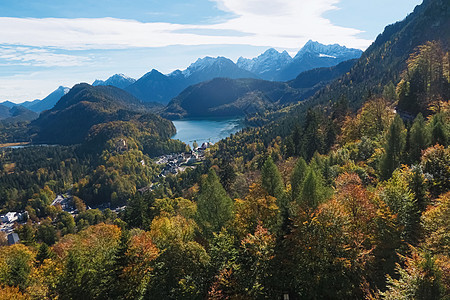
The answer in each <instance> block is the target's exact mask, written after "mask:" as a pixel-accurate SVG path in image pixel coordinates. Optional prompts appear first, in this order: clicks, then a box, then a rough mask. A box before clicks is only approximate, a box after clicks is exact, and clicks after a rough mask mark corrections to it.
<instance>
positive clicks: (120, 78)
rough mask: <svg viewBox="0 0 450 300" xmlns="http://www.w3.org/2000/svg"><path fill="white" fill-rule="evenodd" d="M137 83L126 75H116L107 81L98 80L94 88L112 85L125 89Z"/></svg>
mask: <svg viewBox="0 0 450 300" xmlns="http://www.w3.org/2000/svg"><path fill="white" fill-rule="evenodd" d="M135 82H136V79H133V78H131V77H128V76H126V75H124V74H114V75H113V76H111V77H109V78H108V79H106V80H105V81H103V80H98V79H97V80H95V81H94V83H92V85H93V86H98V85H112V86H115V87H118V88H121V89H124V88H126V87H128V86H130V85H132V84H133V83H135Z"/></svg>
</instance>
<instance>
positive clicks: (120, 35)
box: [0, 0, 370, 58]
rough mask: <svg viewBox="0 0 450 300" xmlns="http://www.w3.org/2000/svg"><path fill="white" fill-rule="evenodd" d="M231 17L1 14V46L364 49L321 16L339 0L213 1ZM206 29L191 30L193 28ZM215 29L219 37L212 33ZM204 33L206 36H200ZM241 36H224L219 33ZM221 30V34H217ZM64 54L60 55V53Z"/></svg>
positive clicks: (352, 33)
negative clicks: (185, 19) (181, 19)
mask: <svg viewBox="0 0 450 300" xmlns="http://www.w3.org/2000/svg"><path fill="white" fill-rule="evenodd" d="M211 1H214V2H216V3H217V4H218V7H219V8H220V9H222V10H225V11H228V12H231V13H232V14H233V15H234V16H235V17H234V18H232V19H228V20H225V21H223V22H220V23H217V24H213V25H189V24H188V25H185V24H172V23H163V22H159V23H142V22H138V21H133V20H123V19H114V18H97V19H84V18H80V19H58V18H44V19H34V18H25V19H24V18H7V17H1V18H0V41H1V43H2V44H4V45H5V44H9V45H24V46H33V47H55V48H59V49H66V50H81V49H124V48H132V47H165V46H170V45H214V44H241V45H251V46H264V47H265V46H267V47H269V46H270V47H277V48H285V49H294V48H299V47H301V46H302V45H303V44H304V43H305V42H306V41H307V40H308V39H314V40H318V41H320V42H323V43H340V44H345V45H346V46H349V47H356V48H365V47H367V46H368V45H369V44H370V41H368V40H365V39H360V38H358V37H357V34H358V33H360V31H359V30H357V29H352V28H344V27H340V26H335V25H333V24H331V22H330V21H329V20H327V19H325V18H324V17H322V16H323V14H324V13H325V12H327V11H330V10H333V9H336V7H335V5H336V4H337V3H338V2H339V0H211ZM199 29H200V30H204V31H203V34H195V30H199ZM214 30H217V33H218V34H217V35H215V34H214ZM205 31H207V32H208V33H209V34H204V32H205ZM226 31H229V32H236V31H237V32H242V33H244V34H243V35H236V34H230V35H224V34H223V32H226ZM219 33H220V34H219ZM61 58H62V57H61Z"/></svg>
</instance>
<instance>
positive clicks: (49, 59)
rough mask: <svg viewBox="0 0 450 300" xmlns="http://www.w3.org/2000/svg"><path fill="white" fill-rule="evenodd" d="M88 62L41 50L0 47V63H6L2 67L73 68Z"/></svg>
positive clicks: (80, 57) (86, 59)
mask: <svg viewBox="0 0 450 300" xmlns="http://www.w3.org/2000/svg"><path fill="white" fill-rule="evenodd" d="M89 60H90V59H89V58H88V57H82V56H76V55H69V54H59V53H55V52H54V51H52V50H48V49H42V48H29V47H11V46H0V61H5V62H6V63H4V64H3V65H21V66H31V65H32V66H37V67H73V66H81V65H83V64H86V63H87V62H88V61H89Z"/></svg>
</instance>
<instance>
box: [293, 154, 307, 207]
mask: <svg viewBox="0 0 450 300" xmlns="http://www.w3.org/2000/svg"><path fill="white" fill-rule="evenodd" d="M307 171H308V165H307V164H306V161H305V160H304V159H303V158H302V157H300V158H299V159H298V160H297V163H296V164H295V167H294V170H293V171H292V176H291V190H292V200H296V199H297V198H298V197H299V196H300V191H301V189H302V183H303V180H304V179H305V177H306V173H307Z"/></svg>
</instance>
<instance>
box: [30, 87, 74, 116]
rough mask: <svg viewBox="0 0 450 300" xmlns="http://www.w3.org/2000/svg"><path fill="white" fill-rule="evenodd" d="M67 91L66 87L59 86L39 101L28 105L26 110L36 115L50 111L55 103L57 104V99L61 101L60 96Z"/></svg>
mask: <svg viewBox="0 0 450 300" xmlns="http://www.w3.org/2000/svg"><path fill="white" fill-rule="evenodd" d="M69 90H70V89H69V88H68V87H65V86H60V87H59V88H57V89H56V90H55V91H53V92H52V93H51V94H50V95H48V96H47V97H45V98H44V99H42V100H41V101H38V102H36V103H33V104H31V105H29V106H28V109H30V110H32V111H34V112H37V113H40V112H42V111H44V110H48V109H51V108H53V107H54V106H55V104H56V103H58V101H59V99H61V97H62V96H64V95H65V94H67V93H68V92H69Z"/></svg>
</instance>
